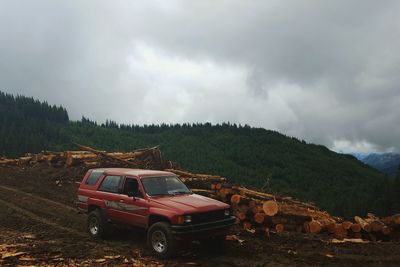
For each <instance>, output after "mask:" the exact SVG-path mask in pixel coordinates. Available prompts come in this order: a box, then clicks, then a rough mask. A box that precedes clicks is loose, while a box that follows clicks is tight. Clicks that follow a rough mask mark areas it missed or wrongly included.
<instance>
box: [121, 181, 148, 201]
mask: <svg viewBox="0 0 400 267" xmlns="http://www.w3.org/2000/svg"><path fill="white" fill-rule="evenodd" d="M123 193H124V194H125V195H128V196H133V197H140V198H143V195H142V192H141V191H140V189H139V184H138V181H137V180H136V179H135V178H126V180H125V185H124V191H123Z"/></svg>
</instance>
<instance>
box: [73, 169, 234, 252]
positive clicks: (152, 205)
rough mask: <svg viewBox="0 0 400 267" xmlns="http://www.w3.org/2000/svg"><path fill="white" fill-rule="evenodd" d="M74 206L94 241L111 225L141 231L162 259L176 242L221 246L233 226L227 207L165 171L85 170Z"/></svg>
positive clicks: (228, 207) (172, 248)
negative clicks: (204, 241)
mask: <svg viewBox="0 0 400 267" xmlns="http://www.w3.org/2000/svg"><path fill="white" fill-rule="evenodd" d="M77 206H78V209H79V210H81V211H84V212H85V213H87V214H89V216H88V219H87V230H88V233H89V234H90V235H91V236H92V237H94V238H99V237H103V236H104V235H105V234H106V232H107V229H108V227H109V226H110V225H112V224H120V223H122V224H128V225H132V226H138V227H142V228H145V229H147V243H148V245H149V246H150V248H151V249H152V250H153V252H154V253H155V254H156V255H157V256H158V257H160V258H166V257H168V256H170V255H171V254H172V253H173V252H174V251H175V248H176V245H177V241H179V240H184V239H186V240H193V239H203V238H208V239H215V240H218V239H219V240H221V239H222V238H223V237H225V234H226V231H227V230H228V229H229V227H230V226H232V225H233V224H234V221H235V218H234V217H233V216H232V215H231V209H230V206H229V205H227V204H225V203H223V202H220V201H217V200H214V199H211V198H207V197H204V196H201V195H197V194H193V193H192V192H191V191H190V190H189V189H188V188H187V187H186V185H185V184H184V183H183V182H182V181H181V180H180V179H179V178H178V177H177V176H176V175H175V174H173V173H170V172H164V171H153V170H138V169H124V168H105V169H92V170H89V171H88V172H87V173H86V175H85V177H84V178H83V180H82V182H81V183H80V186H79V189H78V192H77Z"/></svg>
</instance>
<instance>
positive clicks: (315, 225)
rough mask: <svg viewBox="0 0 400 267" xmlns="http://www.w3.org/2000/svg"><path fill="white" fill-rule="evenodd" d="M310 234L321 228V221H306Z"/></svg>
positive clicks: (319, 230)
mask: <svg viewBox="0 0 400 267" xmlns="http://www.w3.org/2000/svg"><path fill="white" fill-rule="evenodd" d="M308 227H309V229H310V233H311V234H318V233H319V232H321V230H322V226H321V223H320V222H318V221H311V222H309V223H308Z"/></svg>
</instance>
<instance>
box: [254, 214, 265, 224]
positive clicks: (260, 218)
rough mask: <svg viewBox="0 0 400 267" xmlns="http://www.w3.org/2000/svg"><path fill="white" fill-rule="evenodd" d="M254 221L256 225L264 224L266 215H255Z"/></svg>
mask: <svg viewBox="0 0 400 267" xmlns="http://www.w3.org/2000/svg"><path fill="white" fill-rule="evenodd" d="M254 221H255V222H256V223H260V224H261V223H264V214H263V213H256V214H255V215H254Z"/></svg>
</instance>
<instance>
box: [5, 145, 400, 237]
mask: <svg viewBox="0 0 400 267" xmlns="http://www.w3.org/2000/svg"><path fill="white" fill-rule="evenodd" d="M76 145H77V146H78V147H79V148H80V149H81V150H80V151H66V152H50V151H43V152H41V153H39V154H26V155H25V156H24V157H20V158H18V159H5V158H2V159H0V165H2V164H3V165H18V166H24V165H28V164H36V163H39V162H47V163H48V164H49V165H52V166H66V167H71V166H83V167H85V168H95V167H131V168H142V169H157V170H165V171H169V172H173V173H175V174H177V175H178V176H180V178H181V180H182V181H183V182H184V183H185V184H186V185H187V186H188V187H189V188H191V189H192V191H193V192H195V193H198V194H201V195H205V196H208V197H211V198H214V199H218V200H221V201H223V202H225V203H228V204H230V205H231V206H232V210H233V215H234V216H236V223H237V225H238V226H239V227H240V228H241V229H243V230H245V231H248V232H251V233H259V234H261V235H266V236H269V234H270V232H274V233H278V234H280V233H283V232H303V233H310V234H323V233H325V234H330V235H332V236H334V237H335V238H340V239H342V238H346V237H352V238H363V239H369V240H373V241H375V240H394V239H395V240H400V214H397V215H393V216H390V217H386V218H382V219H381V218H378V217H376V216H375V215H373V214H368V216H367V218H361V217H359V216H355V218H354V222H351V221H345V220H343V219H342V218H338V217H333V216H331V215H330V214H328V213H327V212H326V211H322V210H320V209H318V208H317V207H316V206H315V205H313V204H311V203H304V202H300V201H297V200H294V199H292V198H290V197H280V196H277V195H272V194H267V193H264V192H259V191H254V190H250V189H248V188H245V187H241V186H238V185H232V184H230V183H229V182H228V181H227V179H226V178H223V177H221V176H216V175H207V174H193V173H190V172H187V171H183V170H178V169H176V167H175V166H174V164H172V163H171V162H170V161H164V160H163V159H162V157H161V152H160V150H159V148H158V147H153V148H148V149H139V150H134V151H131V152H113V153H107V152H105V151H98V150H95V149H93V148H91V147H87V146H82V145H79V144H76Z"/></svg>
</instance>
